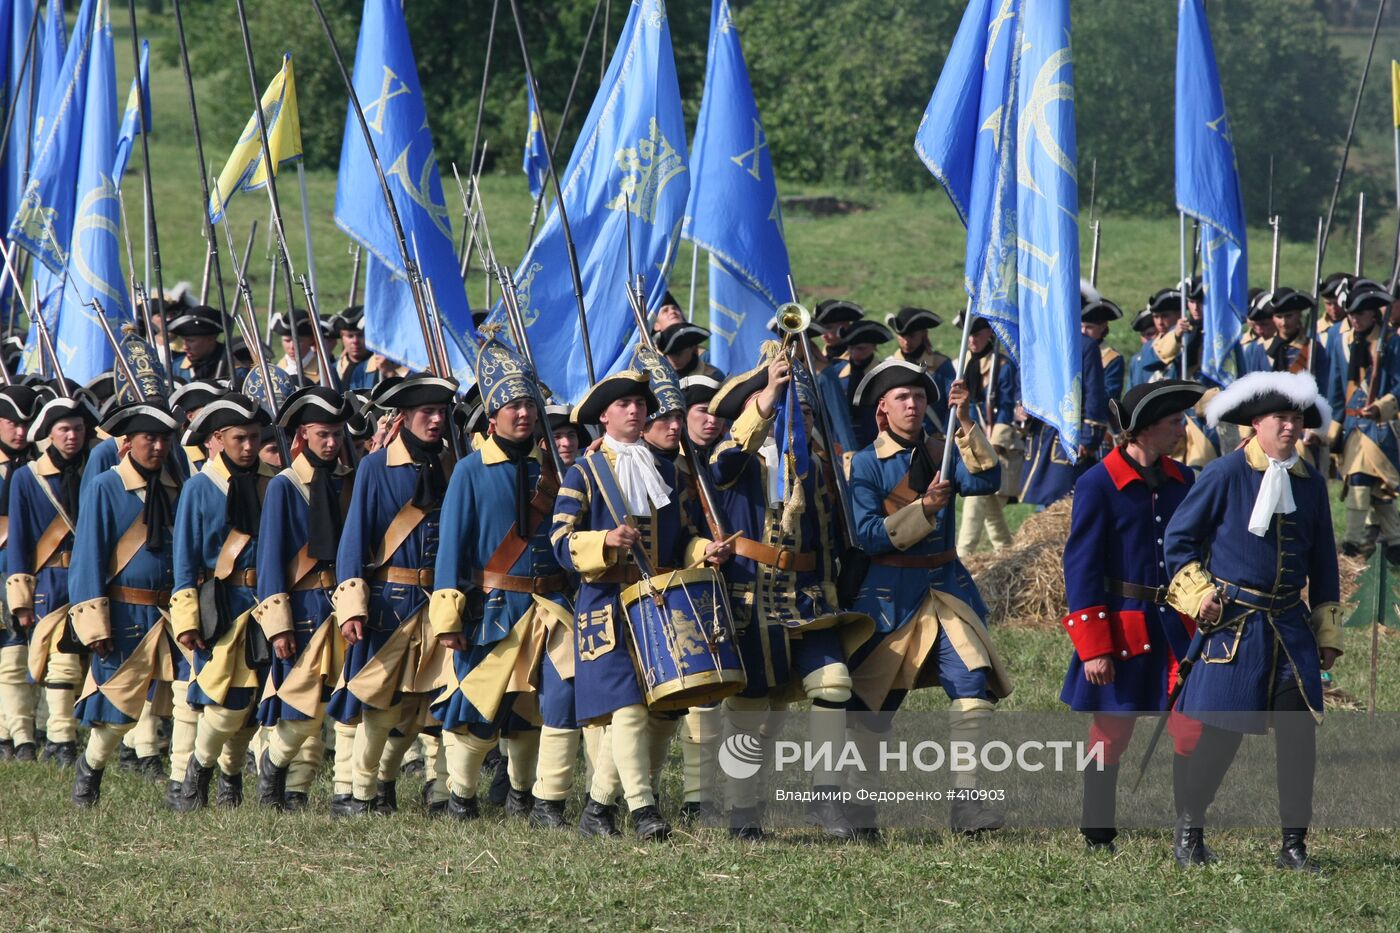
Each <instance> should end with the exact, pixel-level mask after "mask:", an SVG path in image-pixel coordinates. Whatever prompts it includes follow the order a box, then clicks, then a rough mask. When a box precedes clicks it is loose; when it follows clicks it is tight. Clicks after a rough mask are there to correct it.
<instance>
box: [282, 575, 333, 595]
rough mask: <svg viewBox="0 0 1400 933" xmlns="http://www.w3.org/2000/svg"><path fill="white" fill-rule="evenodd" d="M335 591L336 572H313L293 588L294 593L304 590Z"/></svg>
mask: <svg viewBox="0 0 1400 933" xmlns="http://www.w3.org/2000/svg"><path fill="white" fill-rule="evenodd" d="M333 589H335V571H334V570H313V571H311V572H310V573H308V574H307V575H306V576H304V577H302V578H301V579H300V580H298V581H297V582H296V584H295V585H293V586H292V592H293V593H299V592H301V591H303V590H333Z"/></svg>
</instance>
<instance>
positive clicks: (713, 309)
mask: <svg viewBox="0 0 1400 933" xmlns="http://www.w3.org/2000/svg"><path fill="white" fill-rule="evenodd" d="M690 161H691V182H690V203H689V204H688V205H687V206H686V217H685V228H684V235H685V237H686V239H688V240H690V241H691V242H693V243H694V244H695V245H696V246H697V248H703V249H705V250H706V251H708V252H709V254H710V329H711V331H713V332H714V335H715V339H714V340H713V341H711V343H710V361H711V362H712V363H714V364H715V365H716V366H718V367H719V368H720V369H722V370H724V371H725V372H736V371H738V370H741V369H746V368H747V367H749V366H752V365H753V363H754V361H755V360H756V359H758V349H759V345H760V344H762V343H763V341H764V340H767V339H769V338H770V337H771V336H772V335H771V334H770V333H769V332H768V329H767V327H768V321H769V320H770V319H771V318H772V316H773V312H774V311H775V310H776V309H777V307H778V305H780V304H782V303H783V302H785V301H787V300H788V298H789V292H788V284H787V276H788V272H789V271H790V269H791V267H790V266H789V264H788V252H787V244H786V243H785V242H784V240H783V214H782V209H781V207H780V205H779V201H778V183H777V179H776V178H775V177H774V175H773V162H772V159H771V158H770V156H769V152H768V138H767V137H766V136H765V135H764V133H763V122H762V121H761V120H760V119H759V116H758V105H757V104H756V103H755V102H754V97H753V86H752V85H751V84H750V83H749V69H748V66H747V65H746V64H745V63H744V49H743V46H742V45H741V44H740V42H739V30H738V28H737V27H736V26H735V25H734V18H733V16H732V15H731V14H730V10H729V0H714V5H713V7H712V9H711V12H710V50H709V57H708V60H707V63H706V71H705V96H704V99H703V100H702V101H701V102H700V118H699V120H698V122H697V123H696V125H695V145H694V147H693V148H692V149H691V154H690ZM716 266H719V267H720V269H719V270H718V271H717V270H716V268H715V267H716Z"/></svg>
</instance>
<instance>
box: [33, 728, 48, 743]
mask: <svg viewBox="0 0 1400 933" xmlns="http://www.w3.org/2000/svg"><path fill="white" fill-rule="evenodd" d="M34 744H35V745H36V746H39V745H47V744H49V733H48V732H47V731H46V730H44V729H35V730H34Z"/></svg>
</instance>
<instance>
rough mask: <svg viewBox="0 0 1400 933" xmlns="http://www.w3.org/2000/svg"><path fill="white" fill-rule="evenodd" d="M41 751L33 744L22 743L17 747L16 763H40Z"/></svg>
mask: <svg viewBox="0 0 1400 933" xmlns="http://www.w3.org/2000/svg"><path fill="white" fill-rule="evenodd" d="M38 760H39V749H38V748H37V747H35V745H34V743H33V742H21V743H20V744H18V745H16V746H15V761H38Z"/></svg>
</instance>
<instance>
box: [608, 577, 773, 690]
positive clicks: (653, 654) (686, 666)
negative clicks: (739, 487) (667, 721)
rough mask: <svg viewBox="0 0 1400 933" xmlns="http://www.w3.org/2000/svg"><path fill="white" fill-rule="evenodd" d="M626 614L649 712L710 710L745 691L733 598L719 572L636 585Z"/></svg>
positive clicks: (626, 599) (625, 596) (625, 597)
mask: <svg viewBox="0 0 1400 933" xmlns="http://www.w3.org/2000/svg"><path fill="white" fill-rule="evenodd" d="M622 610H623V613H624V614H625V615H626V617H627V629H628V632H629V633H630V635H631V638H630V639H629V641H630V642H631V644H632V660H633V662H634V663H635V664H636V666H637V674H638V676H639V677H640V678H641V681H642V685H643V687H644V689H645V691H646V703H647V708H648V709H651V710H655V711H658V712H664V711H669V710H678V709H688V708H690V707H692V706H704V705H706V704H709V703H714V702H716V701H718V700H722V699H724V698H725V697H727V696H731V695H732V694H735V693H738V692H739V691H740V690H743V689H744V685H745V684H746V683H747V679H746V678H745V676H744V664H743V662H742V661H740V660H739V650H738V648H737V647H736V646H735V644H734V625H733V622H732V617H731V616H730V613H729V597H728V594H727V593H726V591H725V586H724V579H723V578H722V577H721V576H720V575H719V573H718V572H717V571H716V570H714V569H713V568H710V567H701V568H698V569H694V570H676V571H672V572H671V573H663V574H658V575H657V576H655V577H649V578H647V579H645V580H642V581H641V582H639V583H636V584H633V585H632V586H630V587H628V588H627V589H625V590H623V591H622Z"/></svg>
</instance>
